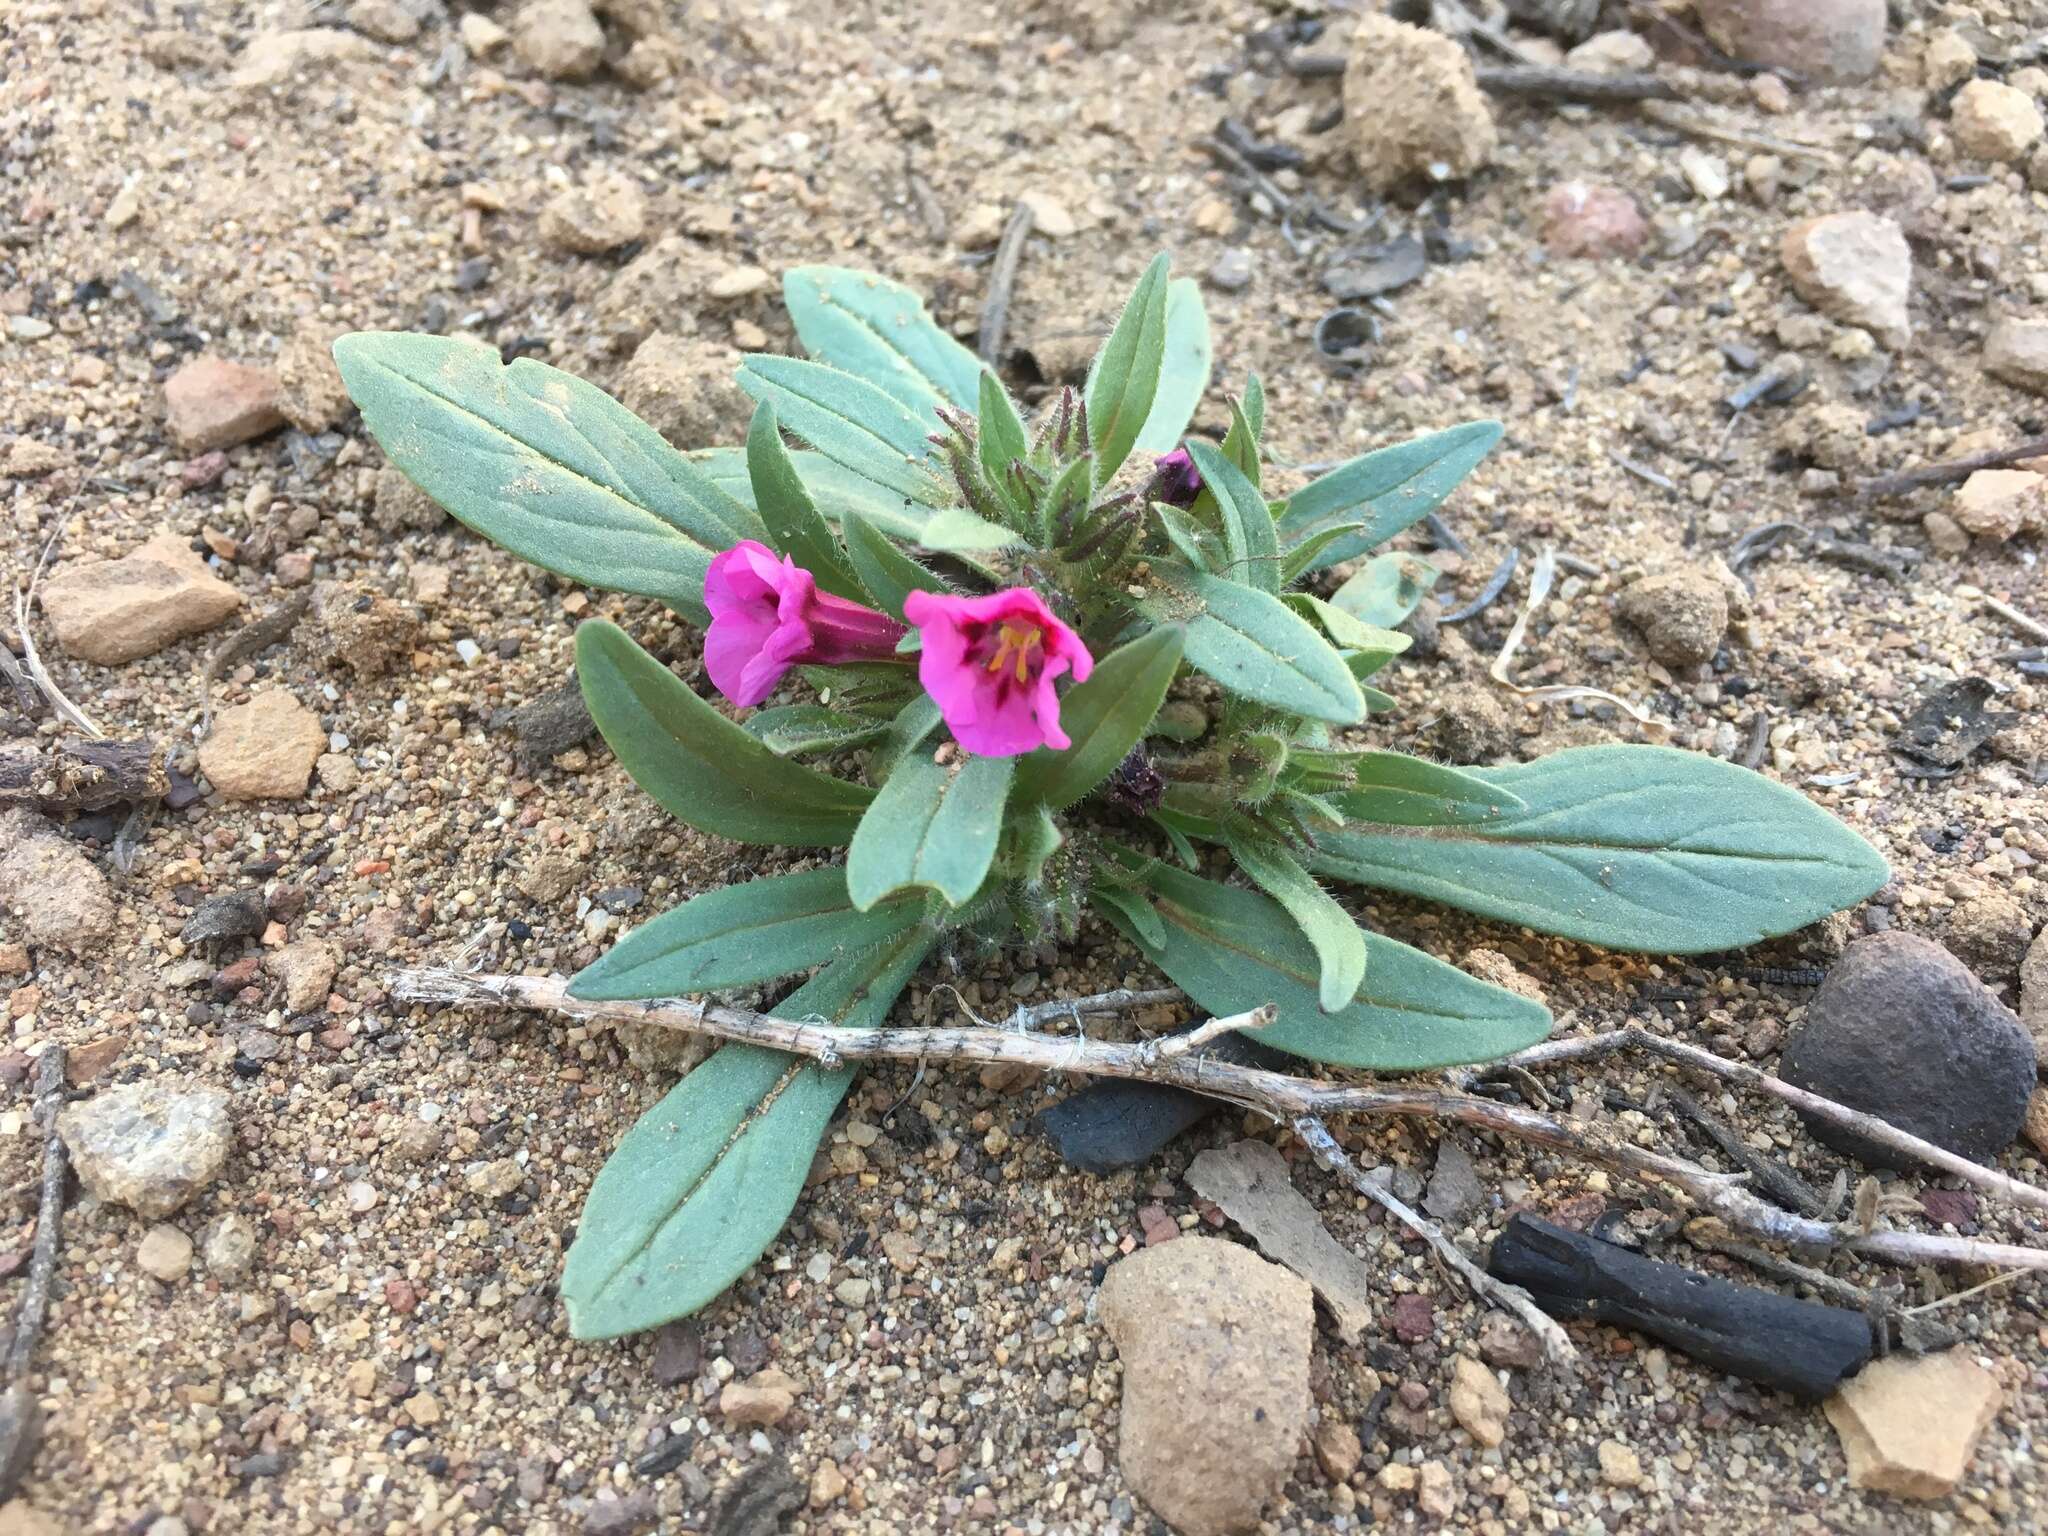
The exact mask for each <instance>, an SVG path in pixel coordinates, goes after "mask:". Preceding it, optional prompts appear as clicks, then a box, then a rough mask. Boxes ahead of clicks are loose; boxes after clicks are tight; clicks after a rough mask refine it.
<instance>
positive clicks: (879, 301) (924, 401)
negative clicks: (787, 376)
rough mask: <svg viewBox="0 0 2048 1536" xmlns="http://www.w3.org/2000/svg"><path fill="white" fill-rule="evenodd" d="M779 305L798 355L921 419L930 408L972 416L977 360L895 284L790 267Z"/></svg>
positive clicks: (845, 271)
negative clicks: (800, 347) (862, 383)
mask: <svg viewBox="0 0 2048 1536" xmlns="http://www.w3.org/2000/svg"><path fill="white" fill-rule="evenodd" d="M782 302H783V305H784V307H785V308H787V309H788V311H789V318H790V321H791V323H792V324H794V325H795V326H796V334H797V339H798V340H799V341H801V342H802V343H803V344H804V350H805V351H806V352H808V353H810V355H811V356H812V357H814V358H816V359H817V360H818V361H819V362H821V363H830V364H831V365H832V366H833V367H834V368H840V369H843V370H845V371H846V372H847V373H851V374H855V375H858V376H859V377H860V378H863V379H866V380H867V381H868V382H869V383H870V384H873V385H875V386H876V387H877V388H879V389H881V390H883V391H885V392H886V393H888V394H891V395H893V396H895V397H896V398H897V399H898V400H900V401H901V402H902V403H903V404H904V405H905V406H907V407H909V408H910V410H911V411H912V412H914V413H915V414H916V415H917V416H919V417H920V418H923V419H929V418H930V417H931V416H932V414H933V408H934V407H936V406H939V405H942V404H947V403H950V404H953V405H957V406H959V407H961V408H962V409H964V410H972V409H973V408H974V401H975V393H976V380H977V377H978V376H979V374H980V373H981V360H980V359H979V358H977V357H976V356H975V355H974V354H973V353H972V352H970V351H968V350H967V349H966V348H965V347H963V346H961V345H960V343H959V342H957V341H955V340H954V339H953V338H952V337H951V336H948V335H947V334H946V333H945V332H944V331H943V330H941V329H939V327H938V325H937V324H936V323H935V322H934V321H933V320H932V317H931V316H930V315H929V314H928V313H926V311H925V307H924V300H923V299H921V298H919V297H918V296H917V295H916V294H915V293H913V292H912V291H911V290H910V289H908V288H906V287H904V286H903V285H902V284H901V283H895V282H891V281H890V280H889V279H888V278H886V277H877V276H876V275H875V274H874V273H872V272H856V271H853V270H851V269H850V268H847V267H791V268H790V269H789V270H788V271H787V272H785V273H783V274H782Z"/></svg>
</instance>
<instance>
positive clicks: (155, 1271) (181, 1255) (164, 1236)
mask: <svg viewBox="0 0 2048 1536" xmlns="http://www.w3.org/2000/svg"><path fill="white" fill-rule="evenodd" d="M135 1262H136V1263H137V1264H140V1265H141V1266H142V1268H143V1270H144V1272H145V1273H147V1274H151V1275H154V1276H156V1278H157V1279H159V1280H161V1281H163V1282H164V1283H165V1284H166V1285H171V1284H175V1283H176V1282H177V1281H180V1280H182V1279H184V1278H185V1276H186V1274H187V1272H189V1271H190V1270H191V1268H192V1239H191V1238H189V1237H187V1236H186V1235H185V1234H184V1233H183V1232H181V1231H179V1230H178V1229H177V1228H176V1227H174V1226H171V1225H170V1224H169V1223H168V1222H165V1223H162V1224H160V1225H158V1226H154V1227H151V1228H150V1229H149V1230H148V1231H147V1232H145V1233H143V1235H142V1245H141V1246H140V1247H139V1248H137V1249H136V1250H135Z"/></svg>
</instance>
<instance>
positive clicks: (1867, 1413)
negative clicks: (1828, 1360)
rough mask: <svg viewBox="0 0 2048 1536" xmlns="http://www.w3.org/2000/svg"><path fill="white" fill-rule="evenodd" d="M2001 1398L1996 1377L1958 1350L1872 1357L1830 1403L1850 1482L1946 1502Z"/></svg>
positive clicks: (1828, 1409)
mask: <svg viewBox="0 0 2048 1536" xmlns="http://www.w3.org/2000/svg"><path fill="white" fill-rule="evenodd" d="M1999 1395H2000V1394H1999V1387H1998V1379H1997V1378H1996V1377H1995V1376H1993V1375H1992V1374H1991V1373H1990V1372H1989V1371H1987V1370H1985V1369H1984V1368H1983V1367H1982V1366H1981V1365H1979V1364H1977V1362H1976V1361H1974V1360H1972V1359H1971V1358H1970V1357H1969V1356H1968V1355H1967V1354H1965V1353H1964V1352H1963V1351H1962V1350H1960V1349H1952V1350H1948V1351H1946V1352H1945V1353H1942V1354H1938V1355H1921V1356H1917V1357H1916V1356H1912V1355H1892V1356H1889V1357H1888V1358H1886V1359H1883V1360H1873V1361H1871V1362H1870V1364H1868V1365H1866V1366H1864V1367H1863V1369H1862V1370H1860V1371H1858V1372H1857V1373H1856V1374H1855V1375H1854V1376H1852V1377H1850V1378H1849V1380H1848V1381H1846V1382H1844V1383H1843V1385H1842V1388H1841V1390H1840V1391H1838V1392H1837V1393H1835V1395H1834V1396H1833V1397H1831V1398H1829V1399H1828V1400H1827V1402H1826V1404H1825V1405H1824V1407H1825V1411H1826V1413H1827V1416H1828V1422H1829V1423H1830V1424H1832V1425H1834V1426H1835V1433H1836V1434H1837V1435H1838V1436H1840V1437H1841V1441H1842V1452H1843V1454H1844V1455H1845V1456H1846V1457H1847V1458H1848V1461H1849V1484H1850V1486H1851V1487H1853V1488H1869V1489H1873V1490H1875V1491H1876V1492H1879V1493H1892V1494H1898V1495H1900V1496H1901V1497H1904V1498H1909V1499H1940V1498H1946V1497H1947V1496H1948V1495H1949V1494H1950V1493H1952V1492H1954V1490H1955V1487H1956V1484H1957V1483H1958V1482H1960V1481H1961V1479H1962V1475H1963V1471H1964V1469H1965V1468H1967V1467H1968V1466H1969V1464H1970V1454H1971V1452H1972V1451H1974V1450H1975V1449H1976V1448H1977V1439H1978V1437H1979V1436H1980V1435H1982V1434H1983V1433H1984V1429H1985V1426H1987V1425H1988V1424H1990V1422H1991V1420H1992V1417H1993V1415H1995V1414H1996V1413H1997V1412H1998V1403H1999Z"/></svg>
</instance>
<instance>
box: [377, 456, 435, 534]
mask: <svg viewBox="0 0 2048 1536" xmlns="http://www.w3.org/2000/svg"><path fill="white" fill-rule="evenodd" d="M370 521H371V522H373V523H375V524H376V525H377V526H378V527H379V528H381V529H382V530H383V531H384V532H386V533H404V532H406V531H407V530H408V529H415V528H416V529H418V530H420V531H421V532H427V531H429V530H431V529H435V528H438V527H440V526H441V525H442V524H443V523H445V522H447V521H448V514H447V513H446V512H444V511H442V510H441V504H440V503H439V502H438V501H436V500H434V498H433V497H431V496H429V495H428V494H427V493H426V492H425V491H423V490H421V489H420V488H419V487H418V486H416V485H414V484H413V483H412V481H411V480H409V479H407V478H406V474H405V471H404V470H402V469H400V468H399V467H398V466H397V465H396V464H386V465H385V466H384V467H383V468H382V469H380V470H378V471H377V489H376V492H375V495H374V496H373V497H372V500H371V504H370Z"/></svg>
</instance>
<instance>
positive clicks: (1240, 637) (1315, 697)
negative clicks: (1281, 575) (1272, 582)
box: [1143, 561, 1365, 725]
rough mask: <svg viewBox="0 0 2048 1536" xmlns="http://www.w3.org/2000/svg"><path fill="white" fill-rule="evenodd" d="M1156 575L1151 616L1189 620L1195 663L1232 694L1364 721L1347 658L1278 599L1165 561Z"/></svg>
mask: <svg viewBox="0 0 2048 1536" xmlns="http://www.w3.org/2000/svg"><path fill="white" fill-rule="evenodd" d="M1152 574H1153V575H1154V576H1155V577H1156V578H1158V579H1159V581H1160V582H1161V584H1162V586H1161V591H1160V592H1159V593H1158V594H1157V595H1156V596H1155V597H1153V598H1151V599H1148V600H1147V601H1146V603H1145V604H1144V605H1143V606H1144V607H1145V609H1146V612H1147V615H1148V617H1150V618H1152V620H1153V622H1155V623H1171V622H1173V621H1174V620H1176V619H1180V620H1182V621H1184V622H1185V623H1186V624H1187V629H1188V636H1187V659H1188V661H1189V663H1190V664H1192V665H1193V666H1195V667H1198V668H1200V669H1201V670H1202V671H1204V672H1206V673H1208V674H1209V676H1211V677H1213V678H1215V679H1216V681H1217V682H1219V683H1221V684H1222V685H1223V686H1224V687H1225V688H1227V689H1229V690H1230V691H1231V692H1232V693H1235V694H1239V695H1241V696H1242V697H1244V698H1247V699H1252V700H1255V701H1257V702H1258V703H1261V704H1269V705H1271V706H1272V707H1273V708H1275V709H1284V710H1288V711H1290V712H1291V713H1293V714H1297V715H1307V716H1309V717H1310V718H1311V719H1314V720H1328V721H1331V722H1332V723H1334V724H1337V725H1355V724H1356V723H1357V722H1358V721H1360V720H1363V719H1364V718H1365V700H1364V698H1363V696H1361V695H1360V693H1359V691H1358V684H1357V683H1355V682H1353V681H1352V679H1351V673H1350V672H1349V671H1348V670H1346V668H1345V666H1344V659H1343V658H1342V657H1341V656H1339V655H1338V654H1337V653H1336V652H1335V651H1333V650H1332V649H1330V646H1329V643H1328V642H1327V641H1325V640H1324V639H1323V637H1322V636H1321V635H1319V634H1317V633H1316V632H1315V630H1313V629H1312V628H1310V627H1309V625H1308V623H1307V621H1306V620H1304V619H1302V618H1301V617H1300V616H1299V615H1298V614H1296V613H1295V612H1294V611H1293V610H1292V609H1290V608H1289V607H1288V606H1287V605H1286V604H1285V603H1283V602H1281V601H1280V599H1279V598H1277V597H1275V596H1273V595H1272V594H1271V593H1270V592H1260V591H1258V590H1256V589H1255V588H1252V587H1245V586H1239V585H1238V584H1237V583H1236V582H1234V581H1226V580H1224V579H1223V578H1222V577H1221V576H1211V575H1209V574H1207V573H1206V572H1203V571H1195V570H1190V569H1189V568H1187V567H1186V566H1176V565H1172V564H1168V563H1166V562H1164V561H1161V562H1156V563H1155V564H1154V565H1153V567H1152Z"/></svg>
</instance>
